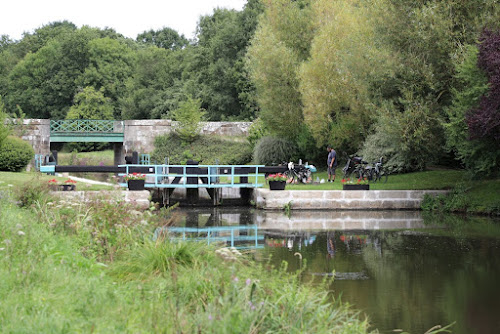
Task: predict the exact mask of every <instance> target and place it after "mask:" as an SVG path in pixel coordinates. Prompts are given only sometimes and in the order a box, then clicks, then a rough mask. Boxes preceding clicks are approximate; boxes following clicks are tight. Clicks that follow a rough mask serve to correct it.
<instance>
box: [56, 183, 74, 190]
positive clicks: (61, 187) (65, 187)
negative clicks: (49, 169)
mask: <svg viewBox="0 0 500 334" xmlns="http://www.w3.org/2000/svg"><path fill="white" fill-rule="evenodd" d="M75 188H76V186H75V185H74V184H60V185H59V190H60V191H74V190H75Z"/></svg>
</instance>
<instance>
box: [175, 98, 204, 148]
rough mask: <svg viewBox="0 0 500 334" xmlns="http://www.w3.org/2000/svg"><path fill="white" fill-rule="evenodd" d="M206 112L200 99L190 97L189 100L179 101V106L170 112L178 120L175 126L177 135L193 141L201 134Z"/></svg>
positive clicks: (186, 140) (184, 139) (187, 140)
mask: <svg viewBox="0 0 500 334" xmlns="http://www.w3.org/2000/svg"><path fill="white" fill-rule="evenodd" d="M204 114H205V113H204V112H203V110H202V109H201V100H200V99H194V98H192V97H188V98H187V100H185V101H182V102H181V103H179V108H178V109H176V110H173V111H171V113H170V115H171V116H172V118H173V119H174V120H175V121H177V125H176V126H175V132H176V133H177V135H178V136H179V137H180V138H181V139H182V140H183V141H185V142H187V143H191V142H193V141H194V140H195V139H196V138H197V137H198V136H199V132H200V130H201V126H202V124H201V121H202V120H203V116H204Z"/></svg>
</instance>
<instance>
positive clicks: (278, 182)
mask: <svg viewBox="0 0 500 334" xmlns="http://www.w3.org/2000/svg"><path fill="white" fill-rule="evenodd" d="M286 179H287V178H286V176H285V174H282V173H277V174H270V175H268V176H267V177H266V180H267V182H269V189H271V190H285V186H286Z"/></svg>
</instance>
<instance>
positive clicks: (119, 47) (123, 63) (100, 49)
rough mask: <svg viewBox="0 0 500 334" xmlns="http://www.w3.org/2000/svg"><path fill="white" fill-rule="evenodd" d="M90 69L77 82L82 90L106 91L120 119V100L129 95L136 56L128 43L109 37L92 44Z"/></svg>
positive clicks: (115, 115)
mask: <svg viewBox="0 0 500 334" xmlns="http://www.w3.org/2000/svg"><path fill="white" fill-rule="evenodd" d="M88 48H89V51H88V53H89V65H88V66H87V67H86V68H85V71H84V72H83V73H82V75H81V76H79V77H78V78H77V79H76V82H77V84H78V85H79V86H80V87H85V86H93V87H95V88H96V89H98V90H101V89H102V92H103V94H104V96H106V97H108V98H109V99H110V100H111V103H112V105H113V107H114V113H113V114H114V117H115V118H117V119H119V118H120V117H121V111H120V110H119V102H118V101H119V99H120V98H122V97H123V96H124V95H125V91H126V90H125V82H126V79H127V78H128V77H130V75H132V73H133V66H134V63H135V59H134V53H132V51H131V50H130V49H129V48H128V46H127V45H126V44H125V43H122V42H120V41H118V40H114V39H111V38H109V37H105V38H98V39H93V40H91V41H90V42H89V44H88Z"/></svg>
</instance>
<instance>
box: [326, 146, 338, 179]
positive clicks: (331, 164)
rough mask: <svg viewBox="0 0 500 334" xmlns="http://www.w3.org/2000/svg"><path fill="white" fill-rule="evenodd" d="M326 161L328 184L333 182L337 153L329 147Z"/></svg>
mask: <svg viewBox="0 0 500 334" xmlns="http://www.w3.org/2000/svg"><path fill="white" fill-rule="evenodd" d="M327 151H328V159H327V160H326V163H327V166H328V182H335V168H337V152H335V150H334V149H333V148H332V147H331V146H328V147H327Z"/></svg>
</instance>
